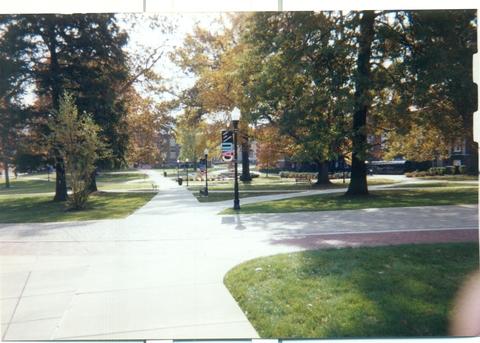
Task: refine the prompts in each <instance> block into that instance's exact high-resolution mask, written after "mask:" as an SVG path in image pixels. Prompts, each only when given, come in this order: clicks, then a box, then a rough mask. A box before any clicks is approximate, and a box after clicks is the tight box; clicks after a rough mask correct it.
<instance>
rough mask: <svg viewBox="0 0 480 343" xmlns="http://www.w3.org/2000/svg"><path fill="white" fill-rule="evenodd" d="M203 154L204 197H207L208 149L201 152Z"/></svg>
mask: <svg viewBox="0 0 480 343" xmlns="http://www.w3.org/2000/svg"><path fill="white" fill-rule="evenodd" d="M203 153H204V154H205V196H207V197H208V149H207V148H205V150H204V151H203Z"/></svg>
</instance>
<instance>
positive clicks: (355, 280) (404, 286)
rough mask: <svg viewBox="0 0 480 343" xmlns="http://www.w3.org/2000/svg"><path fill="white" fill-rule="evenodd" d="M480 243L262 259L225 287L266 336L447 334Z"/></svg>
mask: <svg viewBox="0 0 480 343" xmlns="http://www.w3.org/2000/svg"><path fill="white" fill-rule="evenodd" d="M478 267H479V256H478V243H448V244H424V245H400V246H387V247H360V248H344V249H322V250H316V251H306V252H299V253H291V254H282V255H276V256H270V257H265V258H258V259H255V260H252V261H248V262H245V263H243V264H241V265H239V266H237V267H235V268H233V269H232V270H230V271H229V272H228V273H227V274H226V276H225V279H224V282H225V285H226V286H227V288H228V289H229V291H230V292H231V294H232V295H233V297H234V298H235V300H236V301H237V302H238V304H239V306H240V307H241V309H242V310H243V312H244V313H246V315H247V318H248V319H249V321H250V322H251V323H252V325H253V326H254V328H255V329H256V331H257V332H258V334H259V335H260V337H262V338H341V337H370V338H374V337H413V336H419V337H431V336H445V335H446V334H447V327H448V313H449V309H450V308H451V303H452V299H453V297H454V295H455V292H456V291H457V289H458V287H459V286H460V284H461V283H462V281H463V280H464V279H465V277H466V276H467V275H468V274H469V273H471V272H473V271H474V270H476V269H478Z"/></svg>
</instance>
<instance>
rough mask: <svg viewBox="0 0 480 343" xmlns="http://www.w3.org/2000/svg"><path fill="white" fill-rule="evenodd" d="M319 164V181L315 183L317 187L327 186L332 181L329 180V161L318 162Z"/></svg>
mask: <svg viewBox="0 0 480 343" xmlns="http://www.w3.org/2000/svg"><path fill="white" fill-rule="evenodd" d="M316 163H317V171H318V179H317V182H316V183H315V184H316V185H325V184H329V183H331V182H330V179H329V178H328V161H323V162H320V161H318V160H317V161H316Z"/></svg>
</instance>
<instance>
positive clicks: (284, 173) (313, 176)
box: [279, 171, 318, 180]
mask: <svg viewBox="0 0 480 343" xmlns="http://www.w3.org/2000/svg"><path fill="white" fill-rule="evenodd" d="M279 175H280V177H281V178H286V179H306V180H314V179H318V173H300V172H298V173H297V172H287V171H282V172H280V174H279Z"/></svg>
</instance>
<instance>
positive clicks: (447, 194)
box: [220, 187, 478, 214]
mask: <svg viewBox="0 0 480 343" xmlns="http://www.w3.org/2000/svg"><path fill="white" fill-rule="evenodd" d="M370 195H371V196H370V197H345V196H344V195H343V193H334V194H321V195H312V196H304V197H298V198H292V199H285V200H275V201H267V202H261V203H255V204H246V205H242V206H241V207H242V209H241V210H240V211H234V210H231V209H228V210H224V211H222V212H220V214H234V213H239V212H240V213H242V214H249V213H285V212H308V211H336V210H358V209H365V208H385V207H412V206H442V205H461V204H478V188H477V187H472V188H440V189H436V188H425V189H411V190H381V191H371V192H370Z"/></svg>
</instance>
